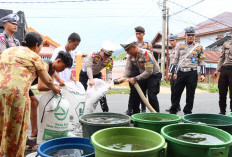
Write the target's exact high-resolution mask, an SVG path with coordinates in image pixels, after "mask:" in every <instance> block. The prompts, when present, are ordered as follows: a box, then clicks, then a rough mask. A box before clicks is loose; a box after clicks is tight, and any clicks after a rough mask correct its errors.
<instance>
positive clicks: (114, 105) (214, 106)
mask: <svg viewBox="0 0 232 157" xmlns="http://www.w3.org/2000/svg"><path fill="white" fill-rule="evenodd" d="M170 98H171V95H170V94H159V95H158V100H159V103H160V112H161V113H167V112H166V111H165V110H166V109H167V108H169V107H170V105H171V101H170ZM128 99H129V95H128V94H109V95H107V102H108V106H109V111H110V112H117V113H122V114H124V113H125V111H126V110H127V104H128ZM218 99H219V96H218V93H198V94H196V95H195V101H194V107H193V113H213V114H218V113H219V105H218ZM185 101H186V95H185V94H184V93H183V94H182V98H181V102H180V105H181V109H182V110H183V108H184V106H185ZM229 106H230V105H229V98H227V113H226V114H228V113H229V112H230V107H229ZM101 111H102V110H101V108H100V104H98V106H97V109H96V112H101ZM147 111H148V110H147ZM178 115H180V116H183V115H184V113H183V111H181V112H178Z"/></svg>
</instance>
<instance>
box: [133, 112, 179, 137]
mask: <svg viewBox="0 0 232 157" xmlns="http://www.w3.org/2000/svg"><path fill="white" fill-rule="evenodd" d="M132 121H133V123H134V126H135V127H139V128H144V129H149V130H152V131H155V132H157V133H160V131H161V128H162V127H163V126H166V125H169V124H175V123H179V122H180V121H181V117H180V116H178V115H174V114H166V113H137V114H134V115H132Z"/></svg>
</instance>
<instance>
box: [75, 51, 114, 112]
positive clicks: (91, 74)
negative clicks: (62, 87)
mask: <svg viewBox="0 0 232 157" xmlns="http://www.w3.org/2000/svg"><path fill="white" fill-rule="evenodd" d="M100 52H101V51H100V50H99V51H95V52H93V53H92V54H90V55H89V56H88V57H87V59H86V60H85V62H84V65H83V69H82V70H81V72H80V77H79V78H80V82H81V83H82V85H83V86H84V88H85V90H86V89H87V81H88V79H93V78H99V79H101V78H102V73H101V70H102V69H104V68H106V80H107V81H108V82H109V81H112V69H113V59H112V58H111V57H109V58H108V59H107V60H105V61H103V59H102V58H101V56H100ZM100 104H101V108H102V111H103V112H108V111H109V108H108V105H107V102H106V96H104V97H102V98H101V99H100Z"/></svg>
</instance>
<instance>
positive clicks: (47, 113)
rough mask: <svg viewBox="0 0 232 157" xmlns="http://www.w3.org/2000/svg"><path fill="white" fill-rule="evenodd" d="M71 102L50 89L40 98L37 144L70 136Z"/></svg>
mask: <svg viewBox="0 0 232 157" xmlns="http://www.w3.org/2000/svg"><path fill="white" fill-rule="evenodd" d="M68 125H69V102H68V101H67V99H66V98H64V97H62V96H60V95H54V94H53V92H52V91H48V92H47V93H45V94H44V95H42V96H41V98H40V99H39V122H38V136H37V144H41V143H42V142H44V141H47V140H50V139H54V138H59V137H67V136H68Z"/></svg>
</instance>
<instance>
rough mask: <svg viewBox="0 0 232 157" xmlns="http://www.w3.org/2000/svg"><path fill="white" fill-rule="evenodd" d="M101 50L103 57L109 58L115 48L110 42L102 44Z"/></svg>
mask: <svg viewBox="0 0 232 157" xmlns="http://www.w3.org/2000/svg"><path fill="white" fill-rule="evenodd" d="M102 50H103V52H104V54H105V55H107V56H111V55H112V53H113V52H114V51H115V47H114V45H113V44H112V43H111V42H110V41H105V42H103V43H102Z"/></svg>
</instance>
